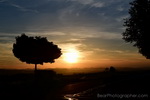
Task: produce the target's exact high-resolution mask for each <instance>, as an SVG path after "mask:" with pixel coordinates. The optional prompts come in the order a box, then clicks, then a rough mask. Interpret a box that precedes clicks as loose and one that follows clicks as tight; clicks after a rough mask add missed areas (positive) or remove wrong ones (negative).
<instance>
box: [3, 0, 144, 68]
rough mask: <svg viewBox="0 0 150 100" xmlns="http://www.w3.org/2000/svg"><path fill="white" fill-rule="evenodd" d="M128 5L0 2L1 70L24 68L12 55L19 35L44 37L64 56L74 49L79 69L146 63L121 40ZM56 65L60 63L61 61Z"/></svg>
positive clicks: (119, 0) (125, 0)
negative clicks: (68, 50)
mask: <svg viewBox="0 0 150 100" xmlns="http://www.w3.org/2000/svg"><path fill="white" fill-rule="evenodd" d="M131 1H133V0H0V46H1V47H0V49H1V53H0V64H1V67H8V66H9V65H14V66H15V65H16V64H19V66H21V65H22V66H23V63H20V61H18V60H17V59H16V58H15V57H14V56H13V54H12V52H11V50H12V45H13V43H14V42H15V37H16V36H19V35H21V34H22V33H26V34H27V35H29V36H44V37H47V39H48V40H49V41H53V42H54V43H56V44H57V45H58V46H59V47H60V48H62V51H63V53H65V52H67V49H68V48H75V49H77V50H78V51H79V52H80V54H81V58H82V61H81V63H82V64H80V65H83V64H85V63H87V62H88V63H89V65H90V66H92V65H94V66H109V64H110V65H111V64H112V65H115V66H122V64H123V63H128V65H130V64H131V65H136V64H137V62H139V63H141V62H143V61H147V60H145V58H144V57H143V56H141V55H140V54H139V53H138V52H137V49H136V48H135V47H132V45H131V44H128V43H125V42H124V41H123V40H122V35H121V33H122V32H123V31H124V30H125V27H123V22H124V21H123V19H124V18H127V17H129V14H128V9H129V7H130V5H129V2H131ZM8 59H9V63H8ZM131 61H132V62H131ZM98 62H101V63H98ZM103 62H110V63H109V64H106V63H103ZM56 63H57V62H56ZM58 63H63V58H60V61H59V60H58ZM88 63H87V64H88ZM96 64H97V65H96ZM78 65H79V64H78ZM47 66H49V65H47ZM54 66H56V65H55V64H54ZM124 66H125V65H124Z"/></svg>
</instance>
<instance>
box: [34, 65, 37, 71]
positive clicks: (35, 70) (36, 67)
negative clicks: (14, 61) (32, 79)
mask: <svg viewBox="0 0 150 100" xmlns="http://www.w3.org/2000/svg"><path fill="white" fill-rule="evenodd" d="M34 71H35V72H36V71H37V64H35V69H34Z"/></svg>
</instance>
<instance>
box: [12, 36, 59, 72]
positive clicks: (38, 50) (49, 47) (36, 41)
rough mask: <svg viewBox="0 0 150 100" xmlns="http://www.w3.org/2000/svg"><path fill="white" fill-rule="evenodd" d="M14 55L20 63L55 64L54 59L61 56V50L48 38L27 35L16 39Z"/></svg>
mask: <svg viewBox="0 0 150 100" xmlns="http://www.w3.org/2000/svg"><path fill="white" fill-rule="evenodd" d="M12 51H13V53H14V56H15V57H17V58H18V59H19V60H20V61H22V62H26V63H28V64H35V71H36V70H37V64H43V63H48V62H49V63H54V62H55V61H54V59H57V58H59V57H60V56H61V54H62V53H61V49H60V48H58V46H57V45H54V44H53V42H49V41H48V40H47V39H46V37H40V36H39V37H28V36H27V35H25V34H22V35H21V36H18V37H16V43H14V44H13V50H12Z"/></svg>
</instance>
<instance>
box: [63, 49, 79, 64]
mask: <svg viewBox="0 0 150 100" xmlns="http://www.w3.org/2000/svg"><path fill="white" fill-rule="evenodd" d="M78 58H79V52H78V51H77V50H75V49H69V50H68V51H67V52H66V53H64V60H65V61H66V62H68V63H76V62H78Z"/></svg>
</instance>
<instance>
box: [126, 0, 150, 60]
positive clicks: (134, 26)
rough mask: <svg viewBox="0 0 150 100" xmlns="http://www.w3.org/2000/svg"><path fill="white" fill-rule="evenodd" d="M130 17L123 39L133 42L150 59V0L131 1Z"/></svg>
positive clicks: (127, 20)
mask: <svg viewBox="0 0 150 100" xmlns="http://www.w3.org/2000/svg"><path fill="white" fill-rule="evenodd" d="M130 5H131V7H130V9H129V14H130V17H129V18H127V19H125V22H124V26H125V27H126V30H125V32H123V39H124V40H125V41H126V42H130V43H133V46H135V47H137V48H138V49H139V53H141V54H142V55H143V56H145V57H146V58H147V59H150V45H149V43H150V0H134V1H133V2H131V3H130Z"/></svg>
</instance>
